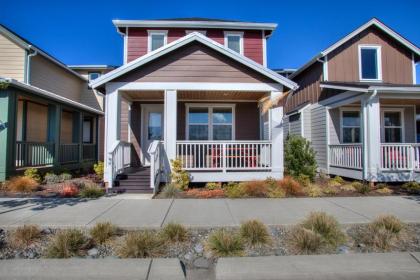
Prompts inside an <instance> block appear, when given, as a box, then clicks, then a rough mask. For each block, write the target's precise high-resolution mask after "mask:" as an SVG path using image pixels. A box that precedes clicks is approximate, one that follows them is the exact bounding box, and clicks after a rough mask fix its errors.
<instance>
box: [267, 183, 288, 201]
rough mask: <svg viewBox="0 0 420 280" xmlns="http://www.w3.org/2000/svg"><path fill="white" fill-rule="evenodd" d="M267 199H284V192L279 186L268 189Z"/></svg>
mask: <svg viewBox="0 0 420 280" xmlns="http://www.w3.org/2000/svg"><path fill="white" fill-rule="evenodd" d="M267 197H269V198H283V197H286V192H285V191H284V190H283V188H281V187H280V186H277V185H276V186H273V187H269V189H268V193H267Z"/></svg>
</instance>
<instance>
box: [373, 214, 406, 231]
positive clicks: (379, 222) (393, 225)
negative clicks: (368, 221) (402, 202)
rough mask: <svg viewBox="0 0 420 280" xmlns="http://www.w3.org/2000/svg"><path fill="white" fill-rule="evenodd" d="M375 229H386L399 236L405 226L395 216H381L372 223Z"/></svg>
mask: <svg viewBox="0 0 420 280" xmlns="http://www.w3.org/2000/svg"><path fill="white" fill-rule="evenodd" d="M372 226H373V227H375V228H384V229H386V230H387V231H389V232H391V233H392V234H395V235H398V234H399V233H400V232H401V231H402V229H403V228H404V224H403V223H402V222H401V221H400V219H398V218H397V217H395V216H392V215H386V216H379V217H378V218H376V219H375V220H374V221H373V222H372Z"/></svg>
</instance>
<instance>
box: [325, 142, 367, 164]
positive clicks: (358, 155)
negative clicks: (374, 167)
mask: <svg viewBox="0 0 420 280" xmlns="http://www.w3.org/2000/svg"><path fill="white" fill-rule="evenodd" d="M329 147H330V165H331V166H336V167H344V168H353V169H362V167H363V157H362V145H361V144H340V145H330V146H329Z"/></svg>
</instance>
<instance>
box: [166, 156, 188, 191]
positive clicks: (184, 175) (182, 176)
mask: <svg viewBox="0 0 420 280" xmlns="http://www.w3.org/2000/svg"><path fill="white" fill-rule="evenodd" d="M171 166H172V169H171V175H170V178H171V183H172V184H174V185H175V186H176V187H178V188H179V189H180V190H186V189H188V185H189V184H190V174H189V173H188V172H187V171H186V170H184V169H183V168H182V161H181V160H180V159H176V160H171Z"/></svg>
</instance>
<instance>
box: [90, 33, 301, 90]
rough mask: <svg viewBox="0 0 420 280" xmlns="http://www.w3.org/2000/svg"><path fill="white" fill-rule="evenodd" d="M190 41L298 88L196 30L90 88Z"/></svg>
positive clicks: (290, 86)
mask: <svg viewBox="0 0 420 280" xmlns="http://www.w3.org/2000/svg"><path fill="white" fill-rule="evenodd" d="M192 42H200V43H202V44H204V45H205V46H208V47H209V48H211V49H213V50H216V51H218V52H219V53H221V54H223V55H225V56H227V57H229V58H231V59H233V60H234V61H237V62H239V63H241V64H243V65H245V66H247V67H249V68H251V69H253V70H254V71H256V72H258V73H260V74H262V75H264V76H266V77H268V78H270V79H272V80H274V81H276V82H278V83H280V84H282V85H284V86H286V87H288V88H290V89H293V90H295V89H297V88H298V85H297V84H296V83H295V82H293V81H291V80H289V79H287V78H285V77H283V76H282V75H280V74H278V73H276V72H274V71H272V70H270V69H268V68H266V67H264V66H262V65H261V64H258V63H256V62H255V61H253V60H251V59H249V58H247V57H245V56H243V55H241V54H239V53H237V52H235V51H233V50H231V49H228V48H227V47H225V46H223V45H221V44H219V43H217V42H216V41H214V40H212V39H210V38H208V37H206V36H204V35H202V34H200V33H198V32H193V33H190V34H188V35H186V36H184V37H182V38H180V39H178V40H175V41H173V42H171V43H169V44H167V45H165V46H163V47H161V48H159V49H157V50H154V51H152V52H150V53H148V54H145V55H144V56H141V57H139V58H137V59H135V60H133V61H131V62H129V63H127V64H125V65H123V66H121V67H119V68H117V69H115V70H113V71H111V72H109V73H107V74H105V75H103V76H101V77H99V78H97V79H95V80H93V81H92V82H91V83H90V86H91V87H92V88H97V87H99V86H101V85H103V84H105V83H107V82H109V81H111V80H113V79H115V78H117V77H120V76H122V75H124V74H126V73H128V72H130V71H132V70H134V69H136V68H138V67H140V66H142V65H144V64H146V63H149V62H151V61H153V60H155V59H158V58H159V57H161V56H163V55H165V54H168V53H170V52H172V51H175V50H177V49H179V48H180V47H182V46H185V45H187V44H189V43H192Z"/></svg>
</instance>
